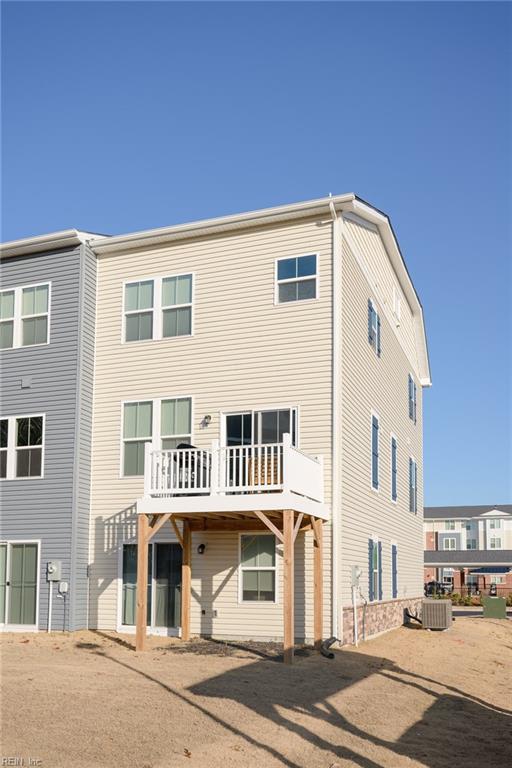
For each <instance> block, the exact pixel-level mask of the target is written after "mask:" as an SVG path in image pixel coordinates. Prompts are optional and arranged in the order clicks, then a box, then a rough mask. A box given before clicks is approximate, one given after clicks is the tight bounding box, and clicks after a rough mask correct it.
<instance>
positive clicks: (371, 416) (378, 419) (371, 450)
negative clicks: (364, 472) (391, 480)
mask: <svg viewBox="0 0 512 768" xmlns="http://www.w3.org/2000/svg"><path fill="white" fill-rule="evenodd" d="M374 418H376V419H377V425H378V428H377V487H376V488H375V486H374V485H373V419H374ZM380 443H381V439H380V417H379V414H378V413H375V411H370V488H371V489H372V491H373V492H374V493H380V464H381V461H380V459H381V456H380Z"/></svg>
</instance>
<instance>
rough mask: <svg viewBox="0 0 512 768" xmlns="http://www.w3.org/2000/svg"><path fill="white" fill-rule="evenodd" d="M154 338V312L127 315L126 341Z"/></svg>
mask: <svg viewBox="0 0 512 768" xmlns="http://www.w3.org/2000/svg"><path fill="white" fill-rule="evenodd" d="M152 338H153V313H152V312H141V313H140V314H135V315H126V341H146V340H147V339H152Z"/></svg>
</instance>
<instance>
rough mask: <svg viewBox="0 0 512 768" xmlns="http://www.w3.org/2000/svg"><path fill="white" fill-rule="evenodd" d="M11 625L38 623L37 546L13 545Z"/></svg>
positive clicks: (10, 585) (10, 594)
mask: <svg viewBox="0 0 512 768" xmlns="http://www.w3.org/2000/svg"><path fill="white" fill-rule="evenodd" d="M10 555H11V557H10V569H9V570H10V574H9V610H8V620H9V624H29V625H33V624H35V623H36V600H37V544H11V552H10Z"/></svg>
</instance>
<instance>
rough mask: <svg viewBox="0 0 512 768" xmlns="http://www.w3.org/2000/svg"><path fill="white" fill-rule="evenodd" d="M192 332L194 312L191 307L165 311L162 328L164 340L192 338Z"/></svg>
mask: <svg viewBox="0 0 512 768" xmlns="http://www.w3.org/2000/svg"><path fill="white" fill-rule="evenodd" d="M191 332H192V310H191V308H190V307H185V308H183V309H166V310H164V312H163V328H162V335H163V336H164V338H170V337H172V336H190V334H191Z"/></svg>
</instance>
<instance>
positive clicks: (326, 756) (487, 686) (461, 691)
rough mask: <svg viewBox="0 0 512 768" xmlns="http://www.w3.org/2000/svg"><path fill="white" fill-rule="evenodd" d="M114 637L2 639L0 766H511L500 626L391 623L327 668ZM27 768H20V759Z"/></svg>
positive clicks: (258, 649)
mask: <svg viewBox="0 0 512 768" xmlns="http://www.w3.org/2000/svg"><path fill="white" fill-rule="evenodd" d="M131 643H132V638H130V637H128V636H119V635H115V634H114V633H112V634H110V633H99V632H80V633H76V634H72V635H63V634H56V633H55V634H51V635H45V634H43V633H41V634H38V635H28V634H27V635H19V634H10V635H4V636H3V638H2V641H1V657H0V659H1V681H2V700H1V714H2V742H1V743H2V748H1V756H2V757H3V758H4V760H5V758H11V759H12V758H16V757H18V758H20V757H22V758H24V761H25V762H24V765H29V758H32V759H33V760H39V761H41V762H39V763H38V764H39V765H40V766H42V768H60V766H62V767H63V768H64V767H65V768H82V767H83V768H96V767H98V768H106V767H109V766H123V767H124V766H126V767H127V768H164V767H165V768H167V767H168V766H173V767H174V766H178V767H179V766H189V767H190V768H193V766H204V767H205V768H217V767H219V768H230V766H241V767H243V768H246V767H247V768H248V767H249V766H250V767H251V768H253V766H258V768H267V766H268V767H269V768H270V766H288V768H317V767H318V768H347V767H348V766H360V767H361V768H401V767H402V766H404V767H405V766H408V767H411V766H427V767H428V768H445V766H446V768H459V766H460V767H461V768H462V766H463V767H464V768H498V767H501V766H503V768H504V767H505V766H510V765H512V685H511V683H512V673H511V670H512V622H511V621H509V620H503V621H499V620H487V619H482V618H459V619H457V620H456V622H455V623H454V625H453V627H452V629H450V630H449V631H448V632H444V633H439V632H435V633H434V632H426V631H423V630H421V629H420V628H418V629H415V628H414V629H408V628H405V627H404V628H401V629H397V630H395V631H393V632H390V633H388V634H386V635H382V636H381V637H379V638H376V639H375V640H371V641H369V642H367V643H365V644H364V645H361V646H360V647H359V648H358V649H355V648H353V649H350V650H341V651H337V652H336V658H335V659H334V660H333V661H331V660H329V659H326V658H323V657H321V656H319V655H317V654H315V653H313V652H312V651H306V650H303V651H300V653H299V655H298V656H297V659H296V663H295V665H294V666H293V667H285V666H284V665H283V664H281V663H279V661H278V659H277V653H278V649H277V648H276V647H275V646H269V645H260V644H253V645H250V646H245V645H240V646H236V645H233V644H230V645H228V644H225V643H220V642H208V641H197V642H194V643H192V644H189V645H188V646H187V645H184V644H182V643H181V642H180V641H176V640H174V641H173V640H167V639H165V640H163V639H161V638H152V639H151V640H150V641H149V643H148V645H149V650H148V651H146V652H145V653H144V654H140V653H135V652H134V651H133V650H132V646H131ZM6 764H7V765H20V763H19V762H18V763H14V762H10V763H9V762H5V761H2V760H0V765H6ZM32 764H36V763H32Z"/></svg>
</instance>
